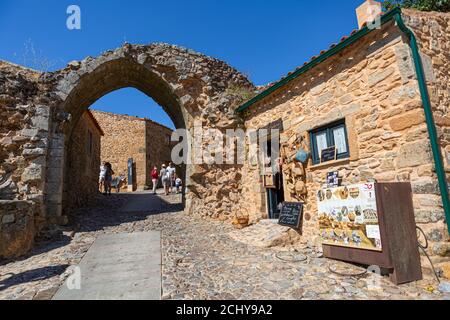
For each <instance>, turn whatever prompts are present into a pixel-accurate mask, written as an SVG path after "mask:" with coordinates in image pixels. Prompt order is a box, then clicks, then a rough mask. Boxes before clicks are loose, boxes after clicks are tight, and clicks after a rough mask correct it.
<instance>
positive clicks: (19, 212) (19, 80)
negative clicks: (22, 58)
mask: <svg viewBox="0 0 450 320" xmlns="http://www.w3.org/2000/svg"><path fill="white" fill-rule="evenodd" d="M39 77H40V74H39V73H38V72H35V71H33V70H30V69H26V68H22V67H20V66H17V65H13V64H10V63H7V62H3V61H0V258H1V257H2V256H18V255H21V254H23V253H25V252H27V251H28V250H29V249H30V248H31V247H32V246H33V243H34V235H35V234H36V233H37V232H38V231H39V229H40V228H41V227H42V226H43V225H44V221H45V214H44V212H45V211H44V207H43V205H44V194H45V190H44V180H45V173H46V170H45V169H46V156H47V146H48V138H49V130H50V126H49V123H50V113H49V109H48V108H46V107H45V97H40V96H39V94H38V93H39V91H40V90H42V89H43V88H42V86H41V85H40V84H39Z"/></svg>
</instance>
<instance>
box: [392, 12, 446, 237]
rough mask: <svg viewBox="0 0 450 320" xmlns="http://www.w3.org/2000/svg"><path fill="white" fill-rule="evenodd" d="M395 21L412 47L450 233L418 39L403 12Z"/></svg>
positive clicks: (438, 148) (436, 141)
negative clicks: (406, 23) (405, 21)
mask: <svg viewBox="0 0 450 320" xmlns="http://www.w3.org/2000/svg"><path fill="white" fill-rule="evenodd" d="M395 21H396V22H397V25H398V27H399V28H400V30H401V31H403V33H405V34H406V35H407V36H408V38H409V46H410V47H411V51H412V55H413V60H414V66H415V68H416V74H417V80H418V81H419V89H420V95H421V96H422V102H423V108H424V109H425V119H426V122H427V127H428V134H429V136H430V143H431V149H432V151H433V158H434V163H435V167H436V174H437V176H438V181H439V188H440V190H441V197H442V204H443V206H444V212H445V217H446V220H447V228H448V232H449V233H450V201H449V197H448V187H447V178H446V175H445V169H444V164H443V161H442V154H441V148H440V146H439V142H438V136H437V132H436V126H435V122H434V118H433V110H432V107H431V103H430V95H429V93H428V88H427V83H426V79H425V72H424V70H423V64H422V58H421V57H420V54H419V47H418V46H417V39H416V36H415V35H414V33H413V32H412V31H411V30H410V29H409V28H408V27H407V26H406V25H405V23H404V21H403V18H402V14H401V12H398V13H396V14H395Z"/></svg>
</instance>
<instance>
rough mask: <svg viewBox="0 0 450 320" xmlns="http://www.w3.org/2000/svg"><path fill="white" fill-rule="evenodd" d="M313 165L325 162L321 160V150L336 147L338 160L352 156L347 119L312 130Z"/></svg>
mask: <svg viewBox="0 0 450 320" xmlns="http://www.w3.org/2000/svg"><path fill="white" fill-rule="evenodd" d="M310 138H311V150H312V152H311V153H312V160H313V165H317V164H320V163H325V162H321V161H320V151H321V150H323V149H325V148H331V147H336V148H338V150H337V157H336V158H337V160H341V159H347V158H350V146H349V143H348V133H347V126H346V124H345V120H340V121H337V122H333V123H331V124H328V125H326V126H322V127H320V128H317V129H315V130H313V131H311V132H310Z"/></svg>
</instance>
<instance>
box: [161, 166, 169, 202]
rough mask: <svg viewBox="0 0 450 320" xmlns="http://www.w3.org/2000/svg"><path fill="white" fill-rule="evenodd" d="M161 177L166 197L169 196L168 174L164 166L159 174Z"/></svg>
mask: <svg viewBox="0 0 450 320" xmlns="http://www.w3.org/2000/svg"><path fill="white" fill-rule="evenodd" d="M159 175H160V177H161V181H162V184H163V187H164V193H165V195H166V196H168V195H169V188H170V173H169V170H167V168H166V165H165V164H163V165H162V169H161V172H160V173H159Z"/></svg>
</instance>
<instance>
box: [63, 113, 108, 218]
mask: <svg viewBox="0 0 450 320" xmlns="http://www.w3.org/2000/svg"><path fill="white" fill-rule="evenodd" d="M102 133H103V132H102V131H101V130H100V128H99V127H98V125H97V124H96V123H95V119H94V118H93V116H92V115H91V114H90V113H89V112H85V113H84V114H83V116H82V117H81V119H80V121H79V122H78V124H77V126H76V127H75V130H74V132H73V133H72V138H71V143H70V146H69V150H68V155H67V163H66V180H65V181H66V183H65V194H64V197H65V201H64V204H65V205H64V206H65V210H69V211H70V210H71V209H77V208H80V207H83V206H84V205H86V204H87V203H89V201H90V200H91V199H93V198H94V197H95V196H96V195H97V194H98V193H99V188H98V186H99V183H98V182H99V174H100V140H101V136H102ZM66 213H67V212H66Z"/></svg>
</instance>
